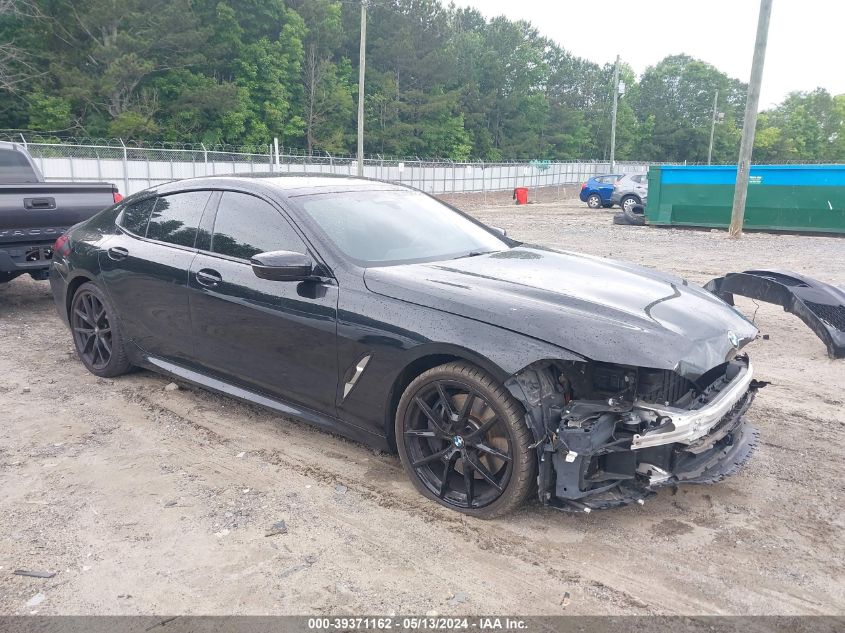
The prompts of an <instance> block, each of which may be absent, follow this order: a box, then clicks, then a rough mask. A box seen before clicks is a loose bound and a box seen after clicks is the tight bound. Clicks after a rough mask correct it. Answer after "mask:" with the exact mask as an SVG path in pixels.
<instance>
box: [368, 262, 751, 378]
mask: <svg viewBox="0 0 845 633" xmlns="http://www.w3.org/2000/svg"><path fill="white" fill-rule="evenodd" d="M364 280H365V283H366V285H367V287H368V288H369V289H370V290H371V291H372V292H375V293H378V294H381V295H384V296H388V297H393V298H394V299H399V300H402V301H407V302H410V303H414V304H418V305H423V306H427V307H430V308H433V309H436V310H441V311H444V312H449V313H452V314H457V315H460V316H463V317H467V318H470V319H475V320H477V321H482V322H484V323H489V324H492V325H495V326H497V327H501V328H506V329H508V330H512V331H514V332H518V333H521V334H525V335H528V336H531V337H533V338H536V339H540V340H543V341H546V342H548V343H551V344H553V345H556V346H558V347H562V348H565V349H567V350H570V351H571V352H575V353H576V354H578V355H580V356H583V357H586V358H590V359H592V360H595V361H602V362H609V363H618V364H625V365H635V366H639V367H653V368H658V369H671V370H675V371H677V372H679V373H680V374H682V375H684V376H687V377H689V378H692V379H694V378H697V377H698V376H699V375H701V374H702V373H704V372H705V371H707V370H708V369H710V368H712V367H714V366H716V365H718V364H720V363H722V362H724V360H725V359H726V358H727V357H728V356H729V355H731V353H732V351H733V350H734V349H735V348H739V347H742V346H743V345H745V343H747V342H748V341H750V340H753V339H754V337H755V336H756V334H757V329H756V328H755V327H754V326H753V325H752V324H751V323H750V322H749V321H748V320H747V319H746V318H745V317H743V316H742V315H741V314H739V312H737V311H736V310H735V309H734V308H732V307H731V306H729V305H728V304H726V303H725V302H723V301H722V300H721V299H719V298H717V297H716V296H715V295H713V294H711V293H709V292H707V291H706V290H704V289H703V288H700V287H699V286H696V285H693V284H690V283H689V282H687V281H686V280H684V279H681V278H678V277H674V276H671V275H667V274H663V273H659V272H657V271H654V270H650V269H648V268H643V267H641V266H636V265H634V264H627V263H624V262H618V261H614V260H610V259H604V258H600V257H592V256H589V255H582V254H579V253H571V252H564V251H555V250H551V249H547V248H542V247H536V246H534V247H531V246H519V247H516V248H512V249H510V250H507V251H502V252H498V253H489V254H485V255H478V256H474V257H463V258H459V259H453V260H447V261H439V262H431V263H419V264H405V265H399V266H387V267H379V268H369V269H367V271H366V273H365V275H364Z"/></svg>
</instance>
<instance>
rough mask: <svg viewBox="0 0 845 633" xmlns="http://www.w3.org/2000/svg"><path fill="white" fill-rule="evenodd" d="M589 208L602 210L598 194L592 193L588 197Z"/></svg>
mask: <svg viewBox="0 0 845 633" xmlns="http://www.w3.org/2000/svg"><path fill="white" fill-rule="evenodd" d="M587 206H588V207H590V208H591V209H599V208H601V196H599V194H597V193H591V194H590V195H589V196H588V197H587Z"/></svg>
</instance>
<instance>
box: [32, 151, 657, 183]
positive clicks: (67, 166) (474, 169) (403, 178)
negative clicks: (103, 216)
mask: <svg viewBox="0 0 845 633" xmlns="http://www.w3.org/2000/svg"><path fill="white" fill-rule="evenodd" d="M44 147H49V148H51V150H50V151H49V152H48V151H39V150H38V148H36V147H35V146H34V145H30V147H29V149H30V152H31V153H32V155H33V157H34V158H35V161H36V163H37V164H38V166H39V167H40V168H41V171H42V173H43V174H44V177H45V179H46V180H53V181H58V180H69V181H82V182H84V181H98V180H104V181H108V182H113V183H114V184H115V185H117V187H118V189H119V190H120V191H121V193H124V194H127V195H128V194H132V193H135V192H137V191H141V190H142V189H146V188H147V187H152V186H155V185H160V184H162V183H165V182H168V181H171V180H176V179H182V178H194V177H198V176H212V175H229V174H249V173H267V172H275V173H289V172H299V173H302V172H305V173H312V174H326V173H329V174H331V173H333V174H345V175H355V174H356V173H357V165H356V162H355V161H354V160H348V159H342V160H334V161H332V160H331V159H326V158H322V157H320V158H317V159H314V158H311V159H309V158H306V157H301V156H296V157H290V156H282V157H281V159H280V164H278V165H274V164H273V162H272V159H271V157H270V156H268V155H263V154H237V155H232V158H233V160H215V159H212V160H207V159H205V158H204V156H203V153H202V152H199V153H195V152H190V154H191V155H192V156H193V155H196V154H198V155H199V157H201V158H202V160H185V159H184V158H185V156H184V152H183V154H182V155H176V156H174V157H173V159H172V160H138V159H136V158H127V159H126V160H123V158H122V157H121V158H112V157H109V158H90V157H56V156H50V155H49V154H51V153H55V152H56V148H62V147H65V146H60V145H56V146H41V148H42V150H43V148H44ZM86 149H88V148H86ZM107 149H109V150H114V149H115V148H107ZM138 151H139V150H132V152H131V153H132V154H137V153H138ZM167 151H173V152H176V151H177V150H151V152H154V153H155V154H162V153H165V152H167ZM111 153H112V154H114V153H115V152H114V151H112V152H111ZM116 153H118V154H120V153H121V150H120V149H119V148H118V149H117V152H116ZM609 169H610V165H609V164H608V163H599V162H573V163H544V164H539V165H538V164H532V163H454V164H453V163H447V164H431V163H425V162H396V161H392V162H388V161H379V160H367V161H365V165H364V176H366V177H368V178H378V179H380V180H389V181H392V182H398V183H403V184H407V185H411V186H413V187H417V188H419V189H422V190H423V191H427V192H429V193H435V194H439V193H464V192H483V191H502V190H511V189H513V188H515V187H530V188H534V187H550V186H557V185H571V184H577V183H581V182H584V181H585V180H587V179H588V178H589V177H591V176H594V175H598V174H605V173H607V172H608V170H609ZM616 170H617V172H619V173H645V172H646V171H648V165H647V164H645V163H617V166H616Z"/></svg>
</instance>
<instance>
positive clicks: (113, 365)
mask: <svg viewBox="0 0 845 633" xmlns="http://www.w3.org/2000/svg"><path fill="white" fill-rule="evenodd" d="M69 320H70V327H71V331H72V332H73V343H74V346H75V347H76V353H77V354H78V355H79V360H81V361H82V364H83V365H85V367H86V368H87V369H88V371H90V372H91V373H92V374H96V375H97V376H103V377H106V378H111V377H113V376H120V375H121V374H125V373H128V372H129V370H130V369H132V364H131V363H130V362H129V358H128V357H127V355H126V348H125V346H124V341H123V335H122V333H121V330H120V325H119V324H118V322H117V319H116V317H115V314H114V309H113V308H112V306H111V304H110V303H109V301H108V299H107V298H106V296H105V295H104V294H103V292H102V290H100V289H99V288H98V287H97V286H96V285H94V284H93V283H91V282H88V283H84V284H82V285H81V286H80V287H79V289H78V290H77V291H76V294H74V295H73V300H72V301H71V305H70V319H69Z"/></svg>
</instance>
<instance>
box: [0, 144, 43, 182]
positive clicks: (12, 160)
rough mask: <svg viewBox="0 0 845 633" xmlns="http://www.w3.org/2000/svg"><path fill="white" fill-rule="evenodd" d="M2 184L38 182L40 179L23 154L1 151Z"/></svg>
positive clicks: (0, 175) (0, 171)
mask: <svg viewBox="0 0 845 633" xmlns="http://www.w3.org/2000/svg"><path fill="white" fill-rule="evenodd" d="M0 182H38V177H37V176H36V175H35V171H34V170H33V169H32V165H30V164H29V161H28V160H27V159H26V156H24V155H23V154H22V153H21V152H16V151H14V150H9V149H0Z"/></svg>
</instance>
